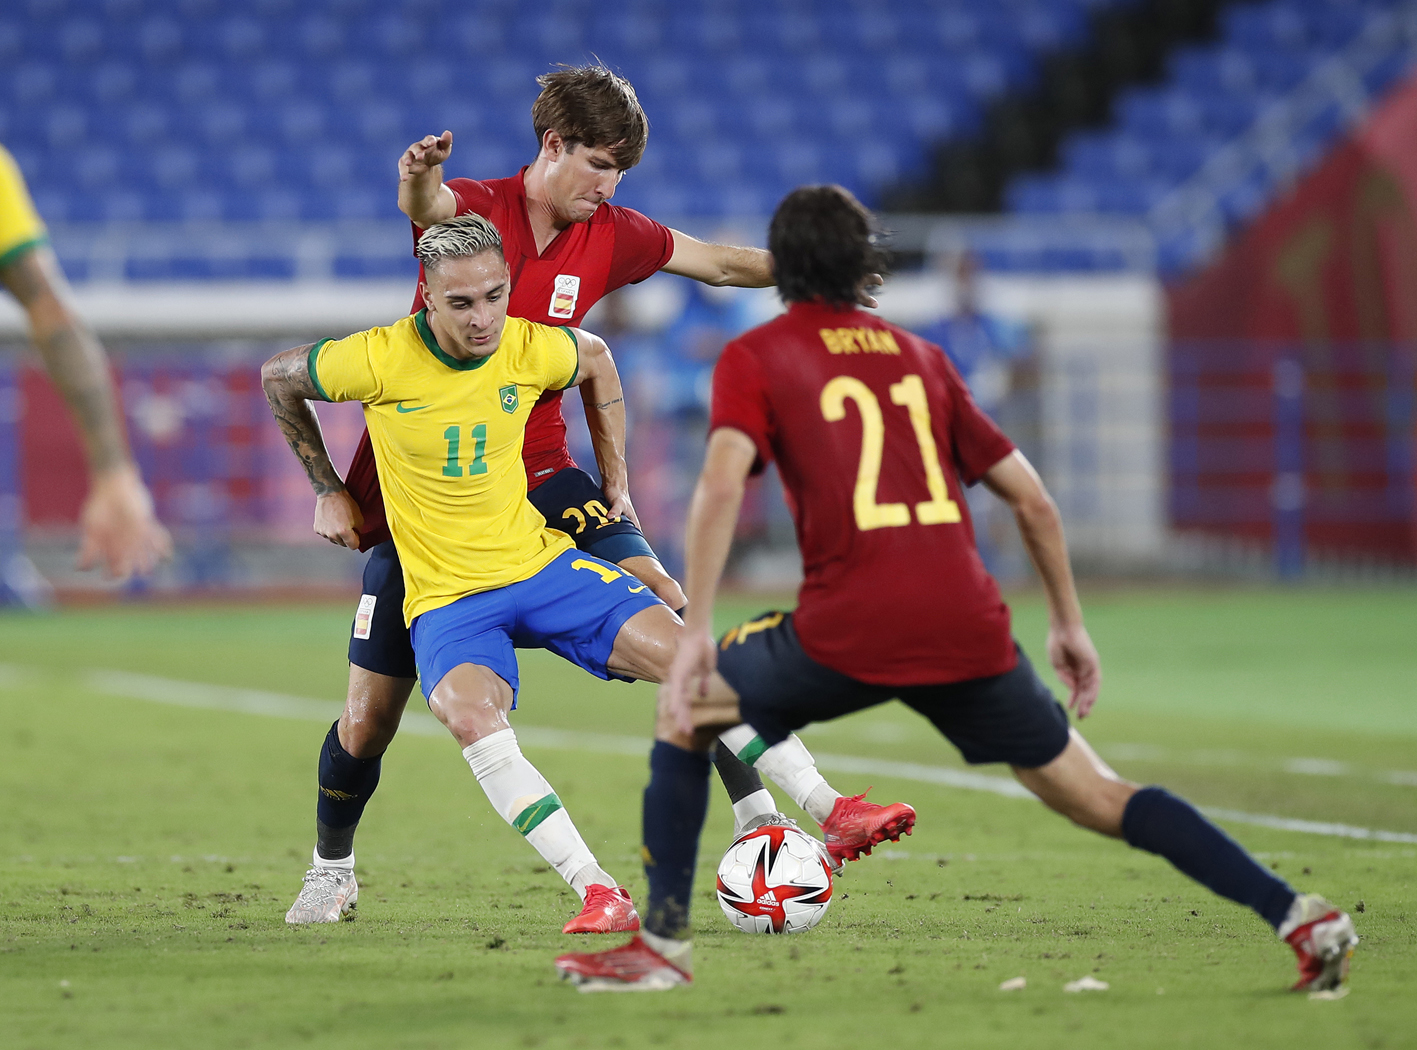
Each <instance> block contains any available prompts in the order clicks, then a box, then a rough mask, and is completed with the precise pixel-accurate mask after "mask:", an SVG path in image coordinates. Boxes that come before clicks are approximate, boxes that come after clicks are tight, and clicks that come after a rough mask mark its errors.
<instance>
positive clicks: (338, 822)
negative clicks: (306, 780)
mask: <svg viewBox="0 0 1417 1050" xmlns="http://www.w3.org/2000/svg"><path fill="white" fill-rule="evenodd" d="M382 757H383V756H379V758H355V757H354V756H353V755H351V754H350V753H349V752H348V751H346V750H345V749H344V748H343V747H342V746H341V745H340V742H339V723H338V722H336V723H335V724H334V725H332V726H330V731H329V732H328V733H327V734H325V746H324V747H322V748H321V749H320V795H319V801H318V802H317V803H316V806H315V834H316V844H317V847H318V849H319V851H320V856H322V857H324V858H325V859H326V860H343V859H344V858H345V857H348V856H349V855H350V854H351V853H353V852H354V831H355V829H356V828H357V827H358V826H359V818H360V817H362V816H363V815H364V807H365V806H366V805H368V804H369V799H370V798H371V797H372V796H373V794H374V789H375V788H377V787H378V786H379V765H380V759H381V758H382Z"/></svg>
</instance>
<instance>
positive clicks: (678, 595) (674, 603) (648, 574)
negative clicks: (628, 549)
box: [619, 554, 689, 612]
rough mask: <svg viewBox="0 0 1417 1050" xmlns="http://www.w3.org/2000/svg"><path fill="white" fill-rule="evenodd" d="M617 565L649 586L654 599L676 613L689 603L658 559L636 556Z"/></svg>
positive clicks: (641, 555) (682, 590)
mask: <svg viewBox="0 0 1417 1050" xmlns="http://www.w3.org/2000/svg"><path fill="white" fill-rule="evenodd" d="M619 565H620V568H622V569H626V570H628V571H629V572H630V573H631V574H632V575H633V576H634V577H635V578H636V579H637V580H639V581H640V582H641V583H647V584H649V589H650V590H652V591H654V593H655V597H657V598H658V599H659V600H660V601H662V602H663V603H664V604H665V605H667V606H669V608H671V609H673V610H675V611H676V612H677V611H678V610H680V609H682V608H684V606H685V605H687V604H688V603H689V599H688V597H686V596H685V594H684V589H683V588H682V587H680V586H679V583H678V581H676V580H675V579H674V577H673V576H670V575H669V573H667V572H665V571H664V566H663V565H661V564H659V559H658V558H651V557H650V556H649V555H647V554H637V555H635V556H634V557H633V558H626V559H625V560H624V561H622V562H620V563H619Z"/></svg>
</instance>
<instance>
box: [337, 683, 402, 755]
mask: <svg viewBox="0 0 1417 1050" xmlns="http://www.w3.org/2000/svg"><path fill="white" fill-rule="evenodd" d="M414 681H415V679H412V678H391V677H389V676H388V675H382V674H375V673H374V672H373V671H368V670H365V669H364V668H362V667H359V666H357V665H355V664H351V665H350V667H349V692H348V693H347V694H346V695H345V701H344V711H343V712H342V713H341V714H340V719H339V742H340V747H342V748H344V749H345V751H347V752H349V754H351V755H353V756H354V757H355V758H377V757H378V756H379V755H382V754H383V753H384V752H385V751H386V750H388V747H389V744H390V743H391V742H392V741H393V739H394V734H396V733H397V732H398V730H399V722H400V721H401V720H402V719H403V710H404V707H405V706H406V705H407V704H408V698H409V694H411V693H412V692H413V685H414Z"/></svg>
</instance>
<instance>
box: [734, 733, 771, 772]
mask: <svg viewBox="0 0 1417 1050" xmlns="http://www.w3.org/2000/svg"><path fill="white" fill-rule="evenodd" d="M767 749H768V744H767V741H766V740H764V739H763V738H762V737H760V736H755V737H753V739H752V740H749V741H748V743H747V744H746V745H744V747H743V750H742V751H739V752H738V761H739V762H742V763H743V764H744V765H749V766H751V765H753V764H754V763H756V762H757V761H758V759H760V758H762V757H763V752H765V751H767Z"/></svg>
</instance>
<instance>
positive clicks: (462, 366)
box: [413, 309, 497, 372]
mask: <svg viewBox="0 0 1417 1050" xmlns="http://www.w3.org/2000/svg"><path fill="white" fill-rule="evenodd" d="M413 323H414V326H415V327H416V328H417V329H418V337H419V338H420V339H422V340H423V345H424V346H426V347H427V348H428V352H429V353H430V354H432V355H433V356H434V357H436V358H437V359H438V360H439V361H441V362H443V364H445V365H447V366H448V367H449V368H456V369H457V370H458V371H459V372H471V371H472V370H473V369H474V368H481V367H482V366H483V365H485V364H486V363H487V362H488V360H489V359H490V358H491V357H492V354H495V353H496V352H497V351H496V350H493V351H492V354H488V355H487V356H486V357H474V358H471V359H470V360H467V361H459V360H458V359H457V358H456V357H449V356H448V355H447V354H445V353H443V348H442V347H441V346H439V345H438V340H437V339H436V338H434V336H433V329H431V328H429V327H428V311H427V310H426V309H425V310H419V311H418V313H416V314H414V315H413Z"/></svg>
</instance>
